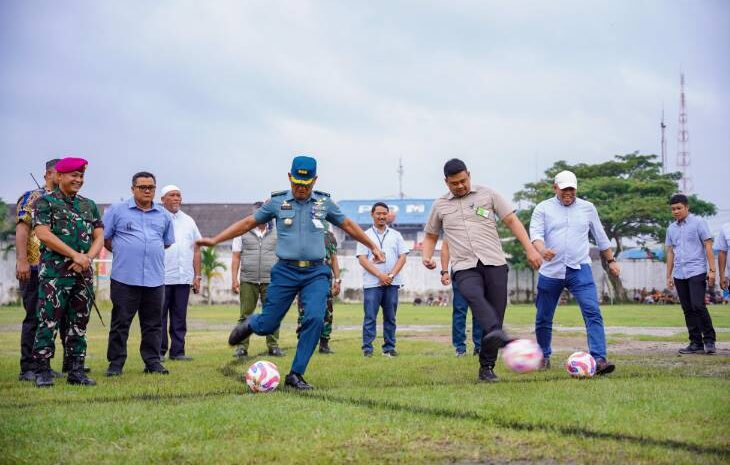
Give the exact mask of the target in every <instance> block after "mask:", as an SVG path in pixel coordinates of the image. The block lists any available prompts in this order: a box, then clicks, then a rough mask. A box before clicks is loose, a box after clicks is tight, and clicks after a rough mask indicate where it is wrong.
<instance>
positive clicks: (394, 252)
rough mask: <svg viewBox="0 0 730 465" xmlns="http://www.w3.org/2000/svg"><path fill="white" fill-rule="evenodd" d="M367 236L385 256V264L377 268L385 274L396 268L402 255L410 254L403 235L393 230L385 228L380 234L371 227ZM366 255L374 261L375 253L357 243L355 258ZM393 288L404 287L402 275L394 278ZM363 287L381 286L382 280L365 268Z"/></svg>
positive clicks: (376, 265)
mask: <svg viewBox="0 0 730 465" xmlns="http://www.w3.org/2000/svg"><path fill="white" fill-rule="evenodd" d="M365 234H366V235H367V236H368V237H369V238H370V240H372V241H373V242H374V243H376V244H378V245H379V246H380V250H382V251H383V253H384V254H385V263H376V264H375V268H377V269H378V270H380V271H381V272H383V273H388V272H389V271H390V270H392V269H393V267H395V263H396V262H397V261H398V259H399V258H400V256H401V255H404V254H407V253H408V252H410V249H409V248H408V246H407V245H406V242H405V241H404V240H403V236H402V235H401V233H399V232H398V231H396V230H395V229H393V228H388V227H386V228H385V231H384V232H383V234H380V233H378V231H376V230H375V228H373V227H370V228H368V229H367V230H366V231H365ZM360 255H364V256H365V257H366V258H367V259H368V260H372V259H373V252H372V251H371V250H370V249H368V248H367V247H365V246H364V245H362V244H360V243H359V242H358V243H357V249H356V251H355V256H356V257H357V256H360ZM392 285H393V286H402V285H403V276H402V274H401V273H398V274H397V275H395V278H393V284H392ZM362 286H363V288H365V289H370V288H372V287H378V286H380V280H379V279H378V278H377V276H375V275H374V274H371V273H370V272H369V271H368V270H366V269H364V268H363V271H362Z"/></svg>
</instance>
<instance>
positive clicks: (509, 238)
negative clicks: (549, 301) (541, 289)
mask: <svg viewBox="0 0 730 465" xmlns="http://www.w3.org/2000/svg"><path fill="white" fill-rule="evenodd" d="M516 214H517V217H518V218H519V219H520V221H521V222H522V224H524V225H525V228H527V229H528V231H529V228H530V215H531V214H532V209H530V210H518V211H517V213H516ZM497 230H498V233H499V237H501V238H502V249H503V250H504V253H505V254H506V255H507V263H509V265H510V268H511V269H512V271H514V272H515V291H516V292H517V295H516V299H517V300H518V301H519V300H520V275H521V274H522V272H523V271H524V270H527V271H528V272H530V273H531V274H532V286H531V287H530V289H526V290H525V294H526V296H527V301H531V300H532V293H533V291H534V289H535V271H534V270H532V268H530V264H529V263H528V262H527V255H526V254H525V249H523V248H522V244H520V242H519V241H518V240H517V239H516V238H515V237H514V235H513V234H512V231H510V230H509V228H508V227H507V226H505V225H504V223H502V222H499V223H497Z"/></svg>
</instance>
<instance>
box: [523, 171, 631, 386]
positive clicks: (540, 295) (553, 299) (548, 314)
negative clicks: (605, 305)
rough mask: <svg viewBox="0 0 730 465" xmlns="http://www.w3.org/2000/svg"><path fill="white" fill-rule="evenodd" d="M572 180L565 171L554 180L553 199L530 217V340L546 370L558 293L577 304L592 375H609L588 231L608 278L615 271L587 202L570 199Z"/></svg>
mask: <svg viewBox="0 0 730 465" xmlns="http://www.w3.org/2000/svg"><path fill="white" fill-rule="evenodd" d="M577 189H578V180H577V179H576V177H575V174H573V173H572V172H570V171H561V172H560V173H558V174H557V175H556V176H555V183H554V184H553V191H554V192H555V196H554V197H552V198H549V199H547V200H544V201H542V202H540V203H539V204H538V205H537V206H536V207H535V210H534V211H533V212H532V219H531V220H530V239H531V240H532V244H533V245H534V246H535V248H536V249H537V250H538V251H539V252H540V254H542V257H543V258H544V261H543V263H542V266H540V275H539V278H538V281H537V300H536V302H535V304H536V306H537V315H536V317H535V335H536V336H537V343H538V344H539V345H540V348H541V349H542V352H543V357H544V359H543V367H544V368H546V369H547V368H550V355H551V353H552V348H551V346H550V344H551V341H552V329H553V316H554V315H555V309H556V307H557V305H558V301H559V300H560V294H561V293H562V292H563V289H566V288H567V289H568V290H569V291H570V292H571V294H573V296H574V297H575V299H576V300H577V301H578V305H579V306H580V310H581V313H582V314H583V320H584V321H585V324H586V332H587V333H588V348H589V350H590V353H591V355H592V356H593V358H594V359H596V374H599V375H602V374H608V373H611V372H612V371H613V370H614V369H615V368H616V367H615V365H614V364H612V363H609V362H608V361H607V360H606V333H605V331H604V328H603V317H602V316H601V309H600V307H599V306H598V294H597V292H596V284H595V282H594V281H593V273H592V272H591V258H590V255H589V250H590V243H589V242H588V233H589V232H590V233H591V234H592V235H593V237H594V239H595V240H596V243H597V244H598V248H599V249H600V250H601V255H602V256H603V258H605V259H606V261H607V262H608V266H609V270H610V272H611V273H612V274H613V275H614V276H618V275H619V272H620V270H619V267H618V264H617V263H616V260H615V259H614V257H613V251H612V250H611V243H610V242H609V240H608V237H607V236H606V232H605V231H604V230H603V226H602V225H601V220H600V219H599V218H598V212H597V211H596V207H595V206H593V204H592V203H591V202H588V201H586V200H583V199H579V198H577V197H576V192H577Z"/></svg>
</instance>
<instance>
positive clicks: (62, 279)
mask: <svg viewBox="0 0 730 465" xmlns="http://www.w3.org/2000/svg"><path fill="white" fill-rule="evenodd" d="M41 225H43V226H48V227H49V228H50V230H51V232H52V233H53V234H55V235H56V237H58V238H59V239H60V240H61V241H63V242H64V243H65V244H66V245H68V246H69V247H71V248H72V249H74V250H75V251H77V252H81V253H86V252H88V251H89V249H90V248H91V244H92V242H93V232H94V229H96V228H103V224H102V222H101V216H100V215H99V210H98V208H97V207H96V204H95V203H94V201H93V200H90V199H87V198H85V197H82V196H80V195H76V196H73V197H69V196H67V195H65V194H63V193H62V192H61V191H60V190H55V191H54V192H52V193H50V194H46V195H44V196H43V197H41V198H40V199H38V200H37V201H36V203H35V211H34V217H33V226H34V227H35V226H41ZM72 264H73V261H72V260H71V259H70V258H68V257H65V256H63V255H61V254H59V253H57V252H54V251H52V250H51V249H49V248H48V247H46V246H45V245H41V261H40V271H39V298H40V305H39V307H38V329H37V331H36V335H35V342H34V345H33V358H34V359H36V360H43V359H48V358H50V357H53V353H54V351H55V344H54V340H55V338H56V329H57V326H58V324H59V322H61V321H62V320H64V319H66V320H67V324H68V333H67V334H66V341H65V342H66V344H65V345H66V351H67V353H68V355H69V356H71V357H84V356H85V355H86V325H87V323H88V322H89V313H90V310H91V299H92V298H93V296H92V295H90V292H93V280H92V277H93V274H92V269H91V267H89V268H87V270H86V271H85V272H84V273H83V275H81V274H78V273H76V272H74V271H72V270H71V269H70V266H71V265H72Z"/></svg>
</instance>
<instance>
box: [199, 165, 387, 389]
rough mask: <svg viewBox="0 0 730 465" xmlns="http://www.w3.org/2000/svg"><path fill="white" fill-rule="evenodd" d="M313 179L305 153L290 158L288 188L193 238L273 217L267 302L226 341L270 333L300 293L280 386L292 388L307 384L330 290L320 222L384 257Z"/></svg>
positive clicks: (228, 232) (206, 242) (240, 230)
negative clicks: (298, 317)
mask: <svg viewBox="0 0 730 465" xmlns="http://www.w3.org/2000/svg"><path fill="white" fill-rule="evenodd" d="M316 181H317V162H316V160H315V159H314V158H312V157H308V156H298V157H295V158H294V160H293V161H292V167H291V172H290V173H289V182H290V183H291V190H286V191H280V192H274V193H273V194H272V195H271V200H269V201H268V202H266V203H265V204H264V205H263V206H262V207H261V208H259V209H258V210H256V211H255V212H254V213H253V215H251V216H248V217H246V218H244V219H242V220H240V221H238V222H236V223H234V224H232V225H231V226H229V227H228V228H226V229H225V230H224V231H222V232H221V233H219V234H218V235H217V236H215V237H213V238H203V239H201V240H199V241H198V244H199V245H201V246H214V245H216V244H218V243H219V242H222V241H225V240H228V239H232V238H234V237H236V236H240V235H241V234H245V233H247V232H248V231H250V230H251V229H253V228H254V227H256V226H257V225H259V224H264V223H267V222H268V221H270V220H272V219H275V220H276V230H277V234H278V235H279V238H278V242H277V244H276V255H277V257H278V258H279V261H278V262H277V263H276V264H275V265H274V267H273V268H272V269H271V284H270V285H269V289H268V295H267V296H266V303H265V304H264V308H263V310H262V311H261V313H258V314H254V315H251V316H250V317H249V318H247V319H246V320H244V321H243V322H241V323H239V324H238V326H236V328H235V329H234V330H233V332H231V335H230V337H229V338H228V343H229V344H231V345H236V344H238V343H239V342H240V341H242V340H243V339H245V338H246V337H248V336H250V335H251V334H258V335H259V336H265V335H267V334H272V333H273V332H274V331H276V330H277V329H279V325H280V323H281V320H282V319H283V318H284V316H285V315H286V312H287V311H288V310H289V307H290V306H291V304H292V302H293V301H294V297H296V295H297V294H299V295H300V298H301V299H302V303H303V304H304V318H303V320H302V327H301V332H300V335H299V342H298V344H297V352H296V355H295V356H294V361H293V362H292V367H291V371H290V372H289V374H288V375H286V378H285V384H286V385H287V386H290V387H292V388H295V389H311V388H312V386H311V385H310V384H309V383H307V382H306V381H305V380H304V378H303V377H302V375H303V374H304V372H305V371H306V369H307V364H308V363H309V359H310V358H311V357H312V353H313V352H314V349H315V348H316V346H317V342H318V341H319V336H320V333H321V330H322V322H323V320H324V312H325V308H326V301H327V293H328V292H329V283H330V268H329V267H328V266H327V264H326V263H324V258H325V247H324V235H325V225H324V221H328V222H330V223H332V224H334V225H335V226H338V227H340V228H341V229H342V230H344V231H345V232H346V233H347V234H349V235H350V236H352V238H353V239H355V240H357V241H358V242H361V243H362V244H363V245H365V246H366V247H367V248H369V249H370V250H372V252H373V255H374V258H375V260H376V261H379V262H382V261H383V260H384V257H383V253H382V251H381V250H380V249H379V248H378V247H377V245H375V243H373V242H372V241H371V240H370V238H368V236H366V235H365V233H364V232H363V230H362V229H360V227H359V226H358V225H357V223H355V222H353V221H352V220H350V219H349V218H346V217H345V215H344V214H343V213H342V212H341V211H340V209H339V207H338V206H337V205H336V204H335V203H334V202H333V201H332V199H330V196H329V194H327V193H324V192H320V191H315V190H313V189H314V184H315V183H316Z"/></svg>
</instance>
